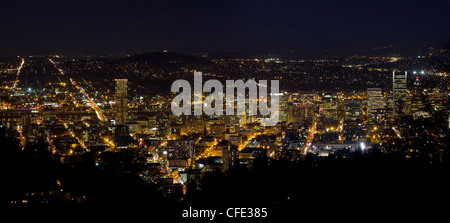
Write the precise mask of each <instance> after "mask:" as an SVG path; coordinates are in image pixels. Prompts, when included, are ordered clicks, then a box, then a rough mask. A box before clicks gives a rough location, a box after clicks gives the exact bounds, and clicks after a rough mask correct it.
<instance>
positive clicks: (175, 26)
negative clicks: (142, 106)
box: [0, 0, 450, 55]
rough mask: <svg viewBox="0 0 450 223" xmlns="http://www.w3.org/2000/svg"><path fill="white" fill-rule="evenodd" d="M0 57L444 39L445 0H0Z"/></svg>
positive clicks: (448, 5)
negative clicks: (27, 0)
mask: <svg viewBox="0 0 450 223" xmlns="http://www.w3.org/2000/svg"><path fill="white" fill-rule="evenodd" d="M0 29H1V32H0V55H30V54H52V53H59V54H81V53H94V54H103V53H124V52H131V53H132V52H145V51H151V50H153V49H168V50H172V51H192V50H199V51H201V50H204V51H208V50H210V51H211V50H226V49H295V48H298V47H301V46H302V45H304V44H328V43H333V42H341V41H342V42H343V41H353V42H361V43H428V42H442V41H443V40H445V39H447V38H449V36H450V1H449V0H408V1H407V0H405V1H387V0H378V1H375V0H368V1H345V0H344V1H331V0H314V1H312V0H311V1H301V0H300V1H285V0H272V1H265V0H260V1H256V0H255V1H247V0H180V1H176V0H159V1H152V0H147V1H133V0H127V1H125V0H122V1H93V0H90V1H45V0H44V1H29V2H26V1H0Z"/></svg>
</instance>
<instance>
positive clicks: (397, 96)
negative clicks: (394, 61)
mask: <svg viewBox="0 0 450 223" xmlns="http://www.w3.org/2000/svg"><path fill="white" fill-rule="evenodd" d="M406 78H407V72H406V71H405V73H404V74H403V73H400V72H397V73H396V71H394V72H393V73H392V80H393V88H392V90H393V93H394V97H393V111H394V118H395V117H396V116H399V115H403V114H406V99H407V96H408V92H407V91H406Z"/></svg>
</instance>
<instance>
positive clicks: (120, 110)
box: [116, 79, 128, 125]
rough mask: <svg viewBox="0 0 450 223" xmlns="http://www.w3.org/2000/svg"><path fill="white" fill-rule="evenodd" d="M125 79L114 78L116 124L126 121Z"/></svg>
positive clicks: (126, 95) (126, 94) (126, 93)
mask: <svg viewBox="0 0 450 223" xmlns="http://www.w3.org/2000/svg"><path fill="white" fill-rule="evenodd" d="M127 82H128V80H127V79H116V124H118V125H122V124H124V123H125V122H126V121H127V115H128V113H127V103H128V102H127V97H128V92H127Z"/></svg>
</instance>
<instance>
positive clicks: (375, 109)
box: [367, 88, 385, 122]
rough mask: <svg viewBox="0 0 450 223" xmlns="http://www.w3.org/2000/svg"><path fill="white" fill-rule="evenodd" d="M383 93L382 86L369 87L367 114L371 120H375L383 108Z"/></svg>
mask: <svg viewBox="0 0 450 223" xmlns="http://www.w3.org/2000/svg"><path fill="white" fill-rule="evenodd" d="M384 107H385V104H384V102H383V93H382V92H381V88H367V116H368V119H369V121H370V122H374V121H375V120H374V119H375V117H376V116H377V113H379V112H380V111H381V110H383V109H384Z"/></svg>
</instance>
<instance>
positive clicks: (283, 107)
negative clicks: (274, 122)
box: [279, 93, 289, 122]
mask: <svg viewBox="0 0 450 223" xmlns="http://www.w3.org/2000/svg"><path fill="white" fill-rule="evenodd" d="M288 97H289V95H287V94H286V93H281V95H280V96H279V100H280V118H279V121H280V122H285V121H287V119H288V113H289V106H288Z"/></svg>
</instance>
